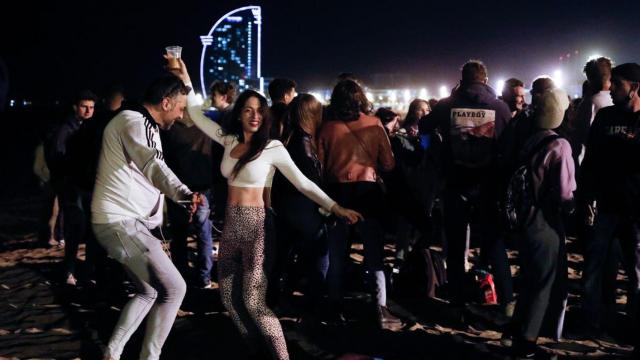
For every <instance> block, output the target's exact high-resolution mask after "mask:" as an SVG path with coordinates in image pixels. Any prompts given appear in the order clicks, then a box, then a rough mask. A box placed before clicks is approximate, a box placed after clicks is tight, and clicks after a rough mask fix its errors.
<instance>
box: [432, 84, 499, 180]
mask: <svg viewBox="0 0 640 360" xmlns="http://www.w3.org/2000/svg"><path fill="white" fill-rule="evenodd" d="M510 120H511V111H510V110H509V107H508V106H507V104H505V103H504V102H502V101H500V100H499V99H498V98H497V96H496V93H495V91H494V90H493V89H492V88H491V87H489V86H488V85H486V84H484V83H478V82H475V83H471V84H463V85H461V86H460V87H459V88H457V89H455V90H454V91H453V92H452V94H451V96H450V97H449V98H446V99H442V100H440V102H439V103H438V104H437V105H436V106H435V107H434V108H433V111H432V112H431V113H430V114H429V115H427V116H425V117H424V118H423V119H421V120H420V132H421V133H427V132H430V131H432V130H433V129H432V127H433V126H437V127H438V128H439V129H440V132H441V134H442V138H443V144H444V147H443V151H442V156H443V159H442V160H443V166H444V174H445V178H446V181H447V184H448V185H449V186H453V187H463V188H464V187H467V186H472V185H477V184H479V183H482V182H484V181H486V180H489V179H491V178H492V177H491V176H492V174H493V175H495V168H496V166H497V159H498V155H499V154H498V147H497V143H498V139H499V138H500V136H501V134H502V132H503V130H504V129H505V128H506V126H507V124H508V123H509V121H510Z"/></svg>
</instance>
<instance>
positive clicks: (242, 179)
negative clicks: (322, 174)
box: [187, 84, 336, 210]
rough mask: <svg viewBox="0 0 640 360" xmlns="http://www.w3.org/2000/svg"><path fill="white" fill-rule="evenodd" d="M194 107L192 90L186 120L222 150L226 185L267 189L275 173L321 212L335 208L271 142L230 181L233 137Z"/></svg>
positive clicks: (233, 161)
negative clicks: (280, 174)
mask: <svg viewBox="0 0 640 360" xmlns="http://www.w3.org/2000/svg"><path fill="white" fill-rule="evenodd" d="M187 85H188V84H187ZM197 103H198V102H197V99H196V96H195V93H194V92H193V90H192V91H190V92H189V95H188V96H187V111H188V113H189V117H190V118H191V120H193V123H195V125H196V126H197V127H198V128H200V130H202V131H203V132H204V133H205V134H207V135H208V136H209V137H211V138H212V139H213V141H215V142H217V143H218V144H221V145H222V146H224V156H223V157H222V163H221V164H220V170H221V172H222V175H224V177H226V178H227V183H228V184H229V185H231V186H236V187H271V182H272V180H273V175H274V174H275V171H276V169H278V170H280V172H281V173H282V175H284V177H286V178H287V180H289V181H290V182H291V184H293V185H294V186H295V187H296V189H298V191H300V192H301V193H303V194H305V195H306V196H307V197H309V199H311V200H313V201H314V202H315V203H317V204H318V205H320V206H321V207H322V208H324V209H326V210H331V208H332V207H333V205H335V203H336V202H335V201H333V200H332V199H331V198H330V197H329V196H328V195H327V194H325V193H324V191H322V190H321V189H320V188H319V187H318V186H317V185H316V184H315V183H314V182H313V181H311V180H309V179H308V178H307V177H306V176H304V174H303V173H302V172H301V171H300V169H298V167H297V166H296V164H295V163H294V162H293V160H291V156H290V155H289V152H287V150H286V148H285V147H284V145H283V144H282V143H281V142H280V141H278V140H271V141H270V142H269V143H268V144H267V146H266V147H265V148H264V150H263V151H262V153H260V155H259V156H258V157H257V158H256V159H254V160H252V161H249V162H248V163H246V164H245V165H244V166H243V167H242V169H241V170H240V171H239V172H238V173H237V174H236V176H235V177H232V176H231V173H232V172H233V167H234V166H235V165H236V163H237V162H238V159H235V158H233V157H231V150H232V149H233V148H234V147H235V146H236V145H238V144H239V143H240V142H239V141H238V138H237V137H236V136H235V135H224V133H223V131H222V128H221V127H220V125H218V124H217V123H216V122H214V121H211V120H210V119H209V118H207V117H206V116H205V115H204V114H203V113H202V109H201V108H200V106H199V105H197Z"/></svg>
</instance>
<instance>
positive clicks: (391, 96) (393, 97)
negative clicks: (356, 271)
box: [389, 90, 398, 103]
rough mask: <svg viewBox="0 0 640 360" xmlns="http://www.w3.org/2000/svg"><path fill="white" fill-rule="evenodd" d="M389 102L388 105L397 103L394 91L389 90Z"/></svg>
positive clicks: (396, 95)
mask: <svg viewBox="0 0 640 360" xmlns="http://www.w3.org/2000/svg"><path fill="white" fill-rule="evenodd" d="M389 102H390V103H396V102H398V94H397V92H396V91H395V90H389Z"/></svg>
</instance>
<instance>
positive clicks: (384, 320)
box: [377, 306, 404, 331]
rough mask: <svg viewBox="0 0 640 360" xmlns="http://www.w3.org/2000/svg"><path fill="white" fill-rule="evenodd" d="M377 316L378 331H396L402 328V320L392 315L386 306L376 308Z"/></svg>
mask: <svg viewBox="0 0 640 360" xmlns="http://www.w3.org/2000/svg"><path fill="white" fill-rule="evenodd" d="M377 315H378V327H379V328H380V329H383V330H391V331H398V330H400V329H402V327H403V326H404V324H403V322H402V320H400V318H398V317H397V316H395V315H393V314H392V313H391V312H390V311H389V309H388V308H387V307H386V306H378V308H377Z"/></svg>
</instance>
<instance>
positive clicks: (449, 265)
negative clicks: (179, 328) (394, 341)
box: [34, 57, 640, 359]
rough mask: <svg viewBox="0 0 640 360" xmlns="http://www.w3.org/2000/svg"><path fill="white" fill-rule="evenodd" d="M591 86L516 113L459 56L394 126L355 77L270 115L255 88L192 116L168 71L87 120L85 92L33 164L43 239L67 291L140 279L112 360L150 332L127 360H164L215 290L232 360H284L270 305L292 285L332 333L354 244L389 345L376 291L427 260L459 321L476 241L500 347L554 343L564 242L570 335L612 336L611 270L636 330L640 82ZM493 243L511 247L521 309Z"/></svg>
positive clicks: (627, 79) (619, 72) (275, 105)
mask: <svg viewBox="0 0 640 360" xmlns="http://www.w3.org/2000/svg"><path fill="white" fill-rule="evenodd" d="M584 73H585V74H586V77H587V81H585V84H584V90H583V96H582V98H581V99H578V100H571V99H570V98H569V97H568V95H567V94H566V93H565V92H564V91H563V90H562V89H560V88H559V87H557V86H556V84H554V82H553V80H552V79H551V78H548V77H540V78H537V79H535V80H534V81H533V83H532V84H531V90H530V94H531V104H526V102H525V95H526V94H525V84H524V83H523V82H522V81H521V80H518V79H516V78H512V79H509V80H508V81H506V82H505V86H504V88H503V89H499V90H502V93H501V94H497V93H496V91H495V90H494V89H492V88H491V87H490V86H489V85H487V84H488V72H487V68H486V66H485V65H484V64H483V63H482V62H480V61H477V60H470V61H468V62H467V63H465V64H464V66H463V67H462V69H461V78H460V82H459V83H458V85H457V86H456V87H455V88H454V89H452V91H451V94H450V96H449V97H446V98H443V99H440V100H439V101H436V100H434V99H414V100H413V101H412V102H411V103H410V104H409V106H408V111H407V113H406V116H402V114H400V113H398V112H396V111H394V109H391V108H379V109H374V108H373V106H372V104H371V102H370V101H369V100H368V99H367V96H366V95H365V91H364V90H363V84H362V82H361V81H360V80H359V79H358V78H356V77H355V76H354V75H353V74H350V73H344V74H341V75H340V76H339V77H338V79H337V80H336V83H335V86H334V88H333V91H332V94H331V99H330V102H329V104H328V105H327V106H323V104H322V103H321V102H320V101H319V100H318V99H316V98H315V97H313V96H312V95H310V94H305V93H302V94H297V92H296V87H297V84H296V82H295V81H292V80H290V79H284V78H282V79H274V80H273V81H271V83H270V84H269V89H268V90H269V98H270V100H271V105H269V102H268V100H267V98H266V97H265V96H264V95H263V94H261V93H260V92H257V91H254V90H245V91H243V92H242V93H240V94H239V95H238V96H236V88H235V86H234V84H231V83H229V82H227V81H225V79H220V81H217V82H215V83H214V84H212V85H211V87H210V89H209V90H210V91H209V92H210V104H211V108H208V109H204V108H203V106H202V105H201V104H200V103H199V102H198V100H197V98H196V95H195V93H194V91H193V85H192V82H191V79H190V76H189V73H188V71H187V68H186V66H185V64H184V62H182V60H180V67H179V68H178V69H169V70H168V72H167V74H164V75H163V76H161V77H159V78H157V79H156V80H155V81H153V82H152V83H151V84H150V85H149V87H148V88H147V91H146V92H145V94H144V97H143V98H142V100H141V101H140V102H131V101H123V100H124V92H123V91H122V89H115V90H114V91H112V92H110V94H109V96H108V97H107V99H106V101H105V106H104V109H102V110H101V111H99V112H97V113H95V114H94V108H95V105H96V103H97V102H98V99H97V97H96V96H95V95H94V94H93V93H92V92H90V91H83V92H81V93H80V94H79V96H78V98H77V99H76V101H75V103H74V106H73V114H72V115H71V116H69V117H68V118H67V119H66V120H65V121H64V122H63V123H62V124H61V125H60V126H59V127H57V128H56V129H55V131H53V132H51V133H50V135H49V136H47V138H46V139H45V141H44V143H43V145H42V146H41V147H40V148H39V150H38V151H37V156H36V160H37V161H36V166H34V170H36V172H37V173H38V175H39V177H40V178H41V180H42V183H43V184H45V185H44V187H45V191H43V193H44V194H45V198H46V206H45V211H44V214H43V220H42V224H43V226H42V230H41V231H40V234H41V235H40V238H41V240H42V242H43V243H44V244H46V245H47V246H62V247H64V251H65V258H64V268H65V274H64V279H63V280H64V281H65V282H66V283H67V284H68V285H69V286H75V285H76V284H77V282H78V281H79V280H82V279H91V280H92V281H95V283H96V284H97V286H98V287H105V285H104V284H107V283H109V281H110V280H111V281H112V279H109V277H108V276H107V275H106V274H105V271H106V269H108V268H109V267H110V266H113V265H108V264H107V262H108V261H109V260H108V258H111V259H113V260H115V261H117V262H118V263H120V264H121V265H122V268H124V270H125V272H126V273H127V274H128V276H129V277H130V279H131V280H132V282H133V283H134V284H135V286H136V294H135V296H134V297H132V298H131V299H130V300H129V302H128V303H127V305H126V306H125V307H124V308H123V309H122V312H121V315H120V318H119V320H118V323H117V325H116V327H115V329H114V332H113V334H112V336H111V338H110V340H109V344H108V346H107V350H106V352H105V354H104V357H105V359H119V357H120V355H121V353H122V351H123V348H124V346H125V344H126V343H127V341H128V340H129V338H130V337H131V335H132V334H133V333H134V332H135V330H136V329H137V328H138V326H139V325H140V324H141V322H142V320H143V319H144V318H145V317H146V318H147V323H146V331H145V336H144V340H143V348H142V350H141V353H140V358H141V359H158V358H159V356H160V352H161V348H162V345H163V343H164V341H165V339H166V338H167V336H168V334H169V332H170V330H171V327H172V324H173V322H174V320H175V318H176V314H177V312H178V310H179V308H180V305H181V303H182V300H183V298H184V296H185V294H186V292H187V291H189V290H188V289H190V288H198V289H210V288H211V287H212V283H213V282H217V283H218V284H219V289H220V296H221V299H222V303H223V305H224V307H225V308H226V309H227V310H228V312H229V315H230V317H231V318H232V320H233V322H234V324H235V326H236V327H237V329H238V332H239V334H240V336H241V337H242V339H243V340H244V341H245V343H246V345H247V349H248V350H247V351H248V352H249V353H250V354H252V355H255V357H256V358H260V357H267V358H275V359H288V357H289V355H288V351H287V345H286V342H285V337H284V334H283V332H282V328H281V326H280V322H279V320H278V317H277V315H276V314H277V311H275V312H274V309H276V310H277V309H279V307H281V306H282V305H283V304H284V303H286V301H287V298H288V297H289V296H291V293H292V292H293V288H294V287H301V288H299V289H298V290H301V291H302V293H303V294H304V306H303V309H302V312H301V315H300V316H301V319H302V321H303V322H307V323H310V324H316V323H330V324H333V325H338V326H339V325H341V324H344V322H345V321H346V320H345V313H344V297H345V290H346V289H345V287H346V285H347V284H345V281H344V280H345V272H346V271H347V265H348V261H349V253H350V250H351V245H352V244H353V243H354V242H359V243H362V245H363V250H364V268H365V272H364V274H365V275H366V278H363V279H361V280H362V282H364V283H366V284H367V285H368V286H369V288H370V293H371V304H372V306H371V311H370V314H371V317H372V318H375V320H376V321H375V322H376V324H377V325H378V327H379V328H381V329H384V330H392V331H399V330H401V329H402V328H403V326H404V325H405V321H404V320H403V319H402V318H401V317H398V316H397V314H394V313H392V312H391V311H390V310H389V308H388V307H387V293H388V287H389V285H390V284H394V283H395V282H396V279H400V278H401V277H402V275H404V280H405V281H404V285H405V286H406V285H407V281H406V279H407V278H408V279H411V277H410V276H407V275H406V273H407V272H408V271H410V270H408V269H413V270H415V266H416V265H415V264H411V259H412V256H411V253H412V252H416V251H420V254H424V251H423V250H425V249H429V248H430V247H432V246H434V245H435V246H437V247H438V248H439V249H442V250H441V251H439V252H437V254H436V253H433V254H434V256H433V258H431V257H430V261H429V262H428V263H429V264H431V265H432V266H431V267H430V268H425V269H423V270H424V271H427V272H438V274H437V275H438V276H436V277H437V278H438V281H437V282H436V283H437V284H439V285H440V288H439V289H438V292H437V295H438V296H441V297H443V298H445V299H446V300H448V302H449V306H450V307H451V310H452V312H453V313H459V314H463V313H464V309H465V307H466V306H467V305H468V303H470V302H477V301H478V299H477V298H475V297H473V296H472V295H471V294H472V293H473V290H474V289H473V287H474V285H473V283H472V282H470V281H469V274H470V271H471V265H470V262H469V252H470V249H471V247H473V246H474V243H475V242H476V241H477V242H478V245H479V248H480V261H479V263H478V264H476V267H477V268H481V269H484V270H486V271H487V272H489V273H490V274H491V276H492V278H493V280H494V282H495V296H494V297H493V301H494V302H495V303H497V304H498V307H499V309H500V312H501V315H502V316H503V317H505V318H507V319H508V322H507V323H506V325H504V326H502V331H503V335H502V339H501V342H502V344H504V345H505V346H508V347H510V349H511V351H512V352H513V353H514V354H516V355H518V356H524V357H533V356H535V353H536V349H537V345H536V341H537V339H538V337H539V336H543V335H544V336H548V337H550V338H552V339H555V340H559V339H561V338H562V336H563V324H564V318H565V311H566V308H567V298H568V273H567V272H568V264H567V252H566V248H565V246H566V245H565V243H566V238H567V236H568V234H570V235H572V236H575V237H576V238H577V242H578V243H579V244H580V247H581V249H583V252H584V268H583V271H582V283H583V289H584V296H583V297H582V299H581V300H582V301H581V309H582V311H581V312H582V319H583V320H582V321H583V324H582V325H583V326H582V332H583V333H584V334H583V335H584V336H585V337H588V338H598V337H602V336H606V332H607V330H608V327H609V326H611V324H610V323H608V319H609V318H610V317H609V315H610V314H612V313H613V312H615V311H616V309H615V305H616V298H615V296H616V275H617V273H618V268H619V267H620V265H622V267H623V269H624V270H625V273H626V275H627V277H628V279H629V281H628V289H626V290H627V292H626V294H627V305H626V308H627V311H626V313H627V315H628V317H629V318H630V319H631V321H632V322H633V323H634V324H635V326H636V329H638V326H640V323H639V322H638V319H639V315H640V314H638V311H637V306H638V305H637V304H638V302H637V294H638V290H639V289H640V287H639V282H638V277H639V276H640V251H639V250H638V249H640V162H638V161H634V160H633V159H634V156H635V155H634V154H638V155H640V136H638V135H639V134H640V93H639V88H640V65H638V64H635V63H626V64H621V65H618V66H615V67H613V65H612V62H611V60H610V59H608V58H605V57H601V58H598V59H594V60H590V61H589V62H587V63H586V65H585V67H584ZM225 183H226V184H225ZM165 197H166V200H165ZM165 209H166V214H167V215H168V216H167V219H164V213H165ZM62 219H64V221H62ZM167 224H169V226H168V227H169V229H170V232H169V233H170V238H171V241H170V244H169V245H168V246H167V242H166V240H165V239H164V234H163V233H162V231H161V230H162V229H163V228H164V227H166V226H167ZM218 231H221V235H220V236H219V251H218V250H217V249H215V248H214V243H213V240H214V237H215V236H216V234H217V233H218ZM189 237H193V238H194V239H195V240H196V244H197V248H196V254H197V255H196V257H195V258H194V259H193V267H191V266H189V256H188V247H187V239H188V238H189ZM390 238H391V239H393V241H394V242H395V256H394V261H393V268H392V269H388V268H387V266H386V265H385V251H384V250H385V242H386V241H388V240H389V239H390ZM81 242H85V243H86V244H87V257H86V264H85V265H86V266H85V269H86V273H85V274H82V275H81V276H79V274H78V270H77V269H76V263H77V261H78V259H77V253H78V245H79V244H80V243H81ZM166 247H168V248H169V249H166ZM508 247H511V248H514V249H515V250H518V262H519V265H520V276H521V278H522V279H523V281H522V282H521V285H520V288H519V291H518V296H517V298H516V297H515V295H514V285H513V278H512V273H511V269H510V266H509V260H508V257H507V248H508ZM167 251H168V252H169V253H170V255H171V256H170V257H169V256H168V255H167ZM216 252H217V254H218V255H217V274H213V273H212V269H213V268H214V266H213V261H214V254H215V253H216ZM436 255H438V256H436ZM438 259H443V260H442V261H443V263H446V275H443V274H441V272H442V269H441V268H440V267H438V266H436V265H437V264H436V263H437V262H438V261H437V260H438ZM410 265H411V266H410ZM438 270H440V271H438ZM434 276H435V275H434ZM445 283H446V285H445ZM432 285H433V284H432ZM408 286H409V287H410V286H412V284H411V283H410V282H409V285H408ZM415 286H416V287H417V286H422V284H415ZM428 295H429V296H436V292H435V291H434V289H430V290H429V291H428ZM461 321H464V319H463V317H461ZM635 334H636V335H634V339H633V340H632V341H633V345H635V351H634V356H638V351H639V350H640V346H639V345H640V341H639V340H640V338H639V337H640V335H637V334H640V331H637V330H636V332H635Z"/></svg>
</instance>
